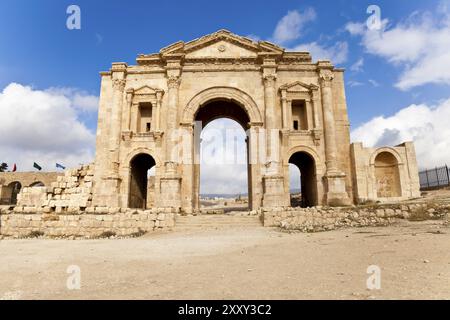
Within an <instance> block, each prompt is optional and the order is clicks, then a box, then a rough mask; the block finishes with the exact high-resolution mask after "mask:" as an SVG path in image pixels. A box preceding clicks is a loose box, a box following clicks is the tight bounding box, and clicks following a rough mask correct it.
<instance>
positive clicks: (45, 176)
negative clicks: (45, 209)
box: [0, 172, 63, 187]
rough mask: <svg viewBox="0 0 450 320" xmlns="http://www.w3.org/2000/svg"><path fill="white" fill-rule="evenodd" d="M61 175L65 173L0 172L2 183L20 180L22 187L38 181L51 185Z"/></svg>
mask: <svg viewBox="0 0 450 320" xmlns="http://www.w3.org/2000/svg"><path fill="white" fill-rule="evenodd" d="M61 175H63V173H60V172H0V185H5V186H7V185H8V184H10V183H11V182H15V181H18V182H20V184H21V185H22V187H29V186H30V185H32V184H33V183H36V182H42V183H43V184H44V185H45V186H49V185H50V184H51V183H52V182H55V181H56V179H57V178H58V176H61Z"/></svg>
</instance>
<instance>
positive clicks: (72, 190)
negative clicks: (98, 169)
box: [17, 164, 94, 212]
mask: <svg viewBox="0 0 450 320" xmlns="http://www.w3.org/2000/svg"><path fill="white" fill-rule="evenodd" d="M93 167H94V166H93V164H91V165H82V166H80V167H78V168H75V169H69V170H66V171H65V173H64V175H60V176H58V177H57V179H56V181H55V182H52V183H51V185H50V187H33V188H29V187H26V188H23V189H22V190H21V192H20V193H19V195H18V198H17V200H18V201H17V205H18V206H19V207H37V208H40V207H42V208H46V211H48V212H50V211H56V212H62V211H65V210H71V209H72V208H76V209H77V210H78V209H79V208H85V207H89V206H91V201H92V186H93V177H94V170H93ZM72 211H73V210H72Z"/></svg>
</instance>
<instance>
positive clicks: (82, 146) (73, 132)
mask: <svg viewBox="0 0 450 320" xmlns="http://www.w3.org/2000/svg"><path fill="white" fill-rule="evenodd" d="M94 101H96V100H95V99H94V97H93V96H90V95H86V94H85V93H83V92H81V91H78V90H75V89H68V88H64V89H56V88H51V89H48V90H35V89H33V88H31V87H29V86H23V85H21V84H17V83H11V84H9V85H8V86H7V87H6V88H5V89H4V90H3V92H1V93H0V114H1V115H2V116H1V117H0V137H1V139H0V161H2V162H7V163H8V164H9V165H10V166H12V165H13V164H14V163H16V164H17V167H18V170H19V171H25V170H33V162H37V163H39V164H40V165H41V166H42V167H43V168H44V170H47V171H54V170H55V169H56V168H55V163H56V162H58V163H60V164H63V165H65V166H67V167H73V166H76V165H78V164H79V163H88V162H91V161H92V160H93V156H94V145H95V135H94V133H93V132H91V131H90V130H89V129H88V128H87V127H86V126H85V125H84V124H83V123H82V122H81V121H80V119H79V118H78V113H79V112H82V111H83V112H85V111H86V110H89V111H93V110H94Z"/></svg>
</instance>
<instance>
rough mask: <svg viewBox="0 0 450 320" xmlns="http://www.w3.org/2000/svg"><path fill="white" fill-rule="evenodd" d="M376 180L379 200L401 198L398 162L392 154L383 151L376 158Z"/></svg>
mask: <svg viewBox="0 0 450 320" xmlns="http://www.w3.org/2000/svg"><path fill="white" fill-rule="evenodd" d="M375 179H376V183H377V184H376V185H377V197H378V198H395V197H401V195H402V191H401V185H400V172H399V168H398V161H397V158H396V157H395V156H394V155H393V154H392V153H391V152H387V151H383V152H381V153H379V154H378V155H377V156H376V158H375Z"/></svg>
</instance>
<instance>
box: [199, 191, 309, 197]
mask: <svg viewBox="0 0 450 320" xmlns="http://www.w3.org/2000/svg"><path fill="white" fill-rule="evenodd" d="M300 192H301V190H300V189H293V190H291V193H300ZM239 195H240V196H241V197H247V196H248V194H247V193H231V194H227V193H202V194H200V197H202V198H223V199H235V198H237V197H239Z"/></svg>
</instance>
